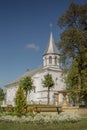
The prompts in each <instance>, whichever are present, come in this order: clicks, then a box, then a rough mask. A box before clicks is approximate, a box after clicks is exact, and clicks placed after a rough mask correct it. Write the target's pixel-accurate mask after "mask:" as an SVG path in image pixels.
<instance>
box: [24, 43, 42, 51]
mask: <svg viewBox="0 0 87 130" xmlns="http://www.w3.org/2000/svg"><path fill="white" fill-rule="evenodd" d="M26 48H27V49H34V50H36V51H39V49H40V48H39V46H37V45H35V44H34V43H32V44H27V46H26Z"/></svg>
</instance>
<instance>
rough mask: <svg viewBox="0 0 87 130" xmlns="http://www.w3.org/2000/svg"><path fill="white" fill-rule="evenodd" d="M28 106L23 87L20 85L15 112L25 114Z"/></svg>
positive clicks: (19, 114)
mask: <svg viewBox="0 0 87 130" xmlns="http://www.w3.org/2000/svg"><path fill="white" fill-rule="evenodd" d="M26 108H27V103H26V97H25V95H24V91H23V88H22V86H21V85H20V86H19V88H18V90H17V93H16V98H15V112H16V113H17V115H18V116H21V115H25V114H26Z"/></svg>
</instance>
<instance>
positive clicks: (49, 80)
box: [42, 74, 54, 104]
mask: <svg viewBox="0 0 87 130" xmlns="http://www.w3.org/2000/svg"><path fill="white" fill-rule="evenodd" d="M42 84H43V87H46V88H48V102H47V104H49V103H50V95H49V93H50V88H51V87H53V85H54V81H53V79H52V75H51V74H47V75H44V80H43V81H42Z"/></svg>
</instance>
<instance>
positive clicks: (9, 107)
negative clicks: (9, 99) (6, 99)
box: [6, 105, 14, 112]
mask: <svg viewBox="0 0 87 130" xmlns="http://www.w3.org/2000/svg"><path fill="white" fill-rule="evenodd" d="M6 111H7V112H13V111H14V108H13V106H12V105H7V107H6Z"/></svg>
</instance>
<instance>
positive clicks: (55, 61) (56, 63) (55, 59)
mask: <svg viewBox="0 0 87 130" xmlns="http://www.w3.org/2000/svg"><path fill="white" fill-rule="evenodd" d="M55 65H57V57H55Z"/></svg>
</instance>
